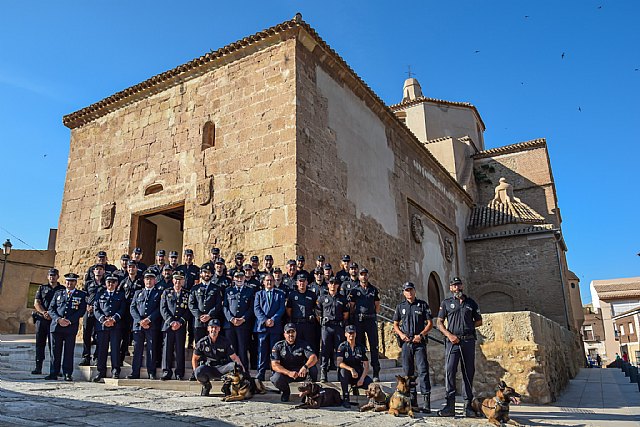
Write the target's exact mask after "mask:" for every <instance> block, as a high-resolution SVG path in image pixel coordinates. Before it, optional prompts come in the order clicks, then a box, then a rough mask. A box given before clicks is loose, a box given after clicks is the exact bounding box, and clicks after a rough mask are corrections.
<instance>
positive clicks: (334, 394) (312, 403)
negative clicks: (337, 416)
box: [295, 382, 342, 409]
mask: <svg viewBox="0 0 640 427" xmlns="http://www.w3.org/2000/svg"><path fill="white" fill-rule="evenodd" d="M298 391H299V392H300V397H301V398H302V403H301V404H300V405H297V406H296V407H295V409H318V408H320V407H325V406H340V405H342V398H341V397H340V392H339V391H338V390H336V389H334V388H330V387H322V386H321V385H320V384H317V383H313V382H304V383H302V385H300V386H299V387H298Z"/></svg>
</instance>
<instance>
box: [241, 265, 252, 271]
mask: <svg viewBox="0 0 640 427" xmlns="http://www.w3.org/2000/svg"><path fill="white" fill-rule="evenodd" d="M242 269H243V270H253V266H252V265H251V264H245V265H243V266H242Z"/></svg>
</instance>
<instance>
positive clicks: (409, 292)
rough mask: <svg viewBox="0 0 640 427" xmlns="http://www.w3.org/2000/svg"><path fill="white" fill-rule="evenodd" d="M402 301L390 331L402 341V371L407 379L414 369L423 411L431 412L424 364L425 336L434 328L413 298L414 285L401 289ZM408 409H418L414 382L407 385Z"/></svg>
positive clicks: (423, 304) (425, 307)
mask: <svg viewBox="0 0 640 427" xmlns="http://www.w3.org/2000/svg"><path fill="white" fill-rule="evenodd" d="M402 292H403V294H404V297H405V300H404V301H403V302H401V303H400V304H398V305H397V307H396V311H395V313H394V315H393V330H394V331H395V333H396V335H398V338H399V339H400V340H401V341H402V368H403V369H404V374H405V375H406V376H414V373H415V370H416V368H417V371H418V375H417V380H418V383H419V384H420V393H421V394H422V399H423V405H424V406H423V407H422V408H421V410H422V412H425V413H427V414H429V413H431V381H430V380H429V362H428V361H427V334H428V333H429V331H430V330H431V329H432V328H433V322H432V321H431V310H430V309H429V305H428V304H427V303H426V302H425V301H423V300H421V299H416V289H415V286H414V284H413V283H411V282H406V283H405V284H404V285H403V286H402ZM410 393H411V406H414V407H418V392H417V391H416V383H415V382H414V381H412V382H411V384H410Z"/></svg>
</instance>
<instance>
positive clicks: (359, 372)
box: [336, 325, 373, 408]
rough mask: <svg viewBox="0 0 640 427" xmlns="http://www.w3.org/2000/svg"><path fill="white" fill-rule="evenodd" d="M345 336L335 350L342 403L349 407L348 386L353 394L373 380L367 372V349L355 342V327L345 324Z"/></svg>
mask: <svg viewBox="0 0 640 427" xmlns="http://www.w3.org/2000/svg"><path fill="white" fill-rule="evenodd" d="M344 335H345V337H346V338H347V340H346V341H343V342H342V343H340V345H339V346H338V350H337V351H336V365H338V369H339V370H340V371H339V373H340V375H339V377H340V386H341V388H342V402H343V403H342V405H343V406H344V407H345V408H349V407H350V406H351V403H349V386H350V385H351V386H353V387H354V390H355V391H354V394H356V391H357V389H358V388H367V387H369V384H371V383H372V382H373V380H372V379H371V377H370V376H369V375H367V374H368V373H369V359H368V358H367V349H366V348H365V347H364V346H363V345H358V344H356V327H355V326H354V325H347V326H346V327H345V328H344Z"/></svg>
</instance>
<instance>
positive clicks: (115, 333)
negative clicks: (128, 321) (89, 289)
mask: <svg viewBox="0 0 640 427" xmlns="http://www.w3.org/2000/svg"><path fill="white" fill-rule="evenodd" d="M127 309H128V307H127V301H126V297H125V295H124V292H116V291H114V292H109V291H108V290H104V291H101V292H100V293H99V294H98V296H97V297H96V299H95V300H94V302H93V311H94V316H95V318H96V333H97V335H98V366H97V367H98V375H99V376H102V377H104V376H105V375H106V373H107V354H108V352H109V347H111V373H112V374H113V375H114V378H117V377H118V376H119V375H120V340H121V338H122V328H123V326H124V325H123V322H122V319H123V318H124V312H125V310H127ZM108 317H111V318H113V319H114V320H115V321H116V323H115V324H114V325H113V326H106V325H105V324H104V322H105V321H106V319H107V318H108ZM127 326H128V325H127Z"/></svg>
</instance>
